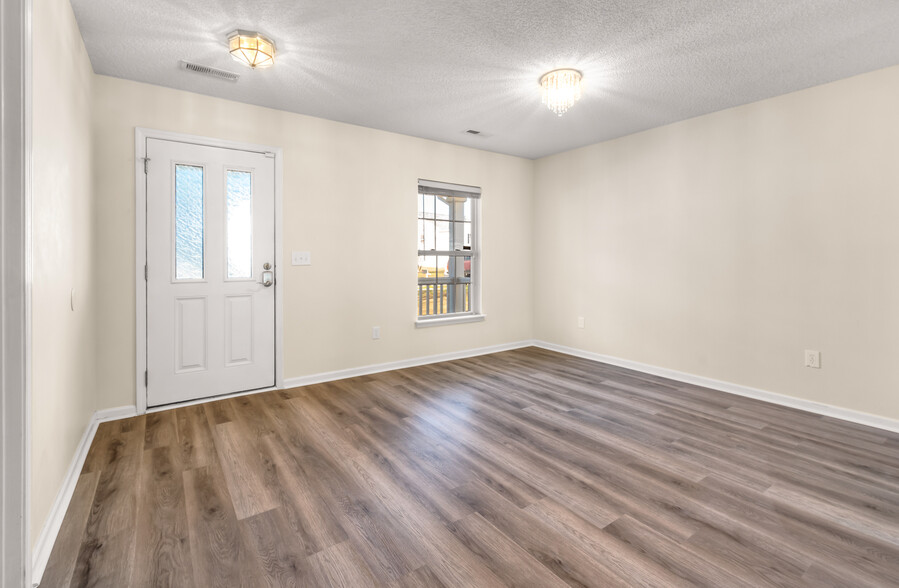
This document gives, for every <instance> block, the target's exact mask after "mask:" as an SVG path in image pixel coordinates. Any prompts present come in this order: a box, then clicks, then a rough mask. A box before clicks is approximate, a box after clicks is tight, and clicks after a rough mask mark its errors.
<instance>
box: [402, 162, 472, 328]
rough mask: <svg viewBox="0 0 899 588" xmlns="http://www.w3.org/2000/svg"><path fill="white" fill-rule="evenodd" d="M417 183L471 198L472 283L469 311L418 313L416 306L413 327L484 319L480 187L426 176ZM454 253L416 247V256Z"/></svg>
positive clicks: (424, 186)
mask: <svg viewBox="0 0 899 588" xmlns="http://www.w3.org/2000/svg"><path fill="white" fill-rule="evenodd" d="M418 186H419V189H421V188H425V189H427V188H433V189H435V190H444V191H446V190H449V191H452V192H460V193H464V194H466V195H469V197H470V198H471V251H470V257H471V282H470V286H469V296H470V307H469V308H470V310H468V311H467V312H455V313H452V314H437V315H429V316H419V315H418V307H417V306H416V317H415V326H416V328H423V327H436V326H440V325H453V324H459V323H472V322H478V321H483V320H484V319H486V318H487V317H486V315H485V314H484V313H483V312H482V306H481V275H482V274H481V260H482V254H481V189H480V188H479V187H477V186H467V185H464V184H452V183H448V182H438V181H434V180H425V179H419V180H418ZM418 194H420V191H419V190H416V195H418ZM416 218H417V214H416ZM416 222H417V221H416ZM456 253H458V252H457V251H438V250H433V251H431V250H419V249H416V255H417V256H421V255H422V254H427V255H436V256H448V255H454V254H456ZM466 257H469V256H466Z"/></svg>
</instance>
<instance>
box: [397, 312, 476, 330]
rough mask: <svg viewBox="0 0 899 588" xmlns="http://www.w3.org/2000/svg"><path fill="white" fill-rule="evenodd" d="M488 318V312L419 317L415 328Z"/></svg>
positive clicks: (473, 321) (474, 321) (472, 321)
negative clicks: (427, 317)
mask: <svg viewBox="0 0 899 588" xmlns="http://www.w3.org/2000/svg"><path fill="white" fill-rule="evenodd" d="M486 318H487V315H486V314H465V315H462V316H448V317H445V318H433V319H417V320H416V321H415V328H416V329H423V328H425V327H439V326H441V325H456V324H459V323H478V322H481V321H482V320H484V319H486Z"/></svg>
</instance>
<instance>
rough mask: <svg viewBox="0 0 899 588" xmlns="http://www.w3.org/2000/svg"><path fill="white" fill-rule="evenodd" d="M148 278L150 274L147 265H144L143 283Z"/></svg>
mask: <svg viewBox="0 0 899 588" xmlns="http://www.w3.org/2000/svg"><path fill="white" fill-rule="evenodd" d="M149 276H150V272H149V270H148V269H147V264H144V281H145V282H146V281H147V280H149V279H150V277H149Z"/></svg>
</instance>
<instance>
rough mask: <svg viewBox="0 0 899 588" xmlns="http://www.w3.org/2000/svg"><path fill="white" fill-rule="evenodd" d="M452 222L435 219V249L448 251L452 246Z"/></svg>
mask: <svg viewBox="0 0 899 588" xmlns="http://www.w3.org/2000/svg"><path fill="white" fill-rule="evenodd" d="M452 228H453V223H451V222H449V221H437V250H438V251H450V250H452V248H453V231H452Z"/></svg>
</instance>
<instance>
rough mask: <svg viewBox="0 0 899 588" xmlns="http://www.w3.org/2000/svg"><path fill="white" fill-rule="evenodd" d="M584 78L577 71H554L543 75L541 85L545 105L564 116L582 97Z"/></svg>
mask: <svg viewBox="0 0 899 588" xmlns="http://www.w3.org/2000/svg"><path fill="white" fill-rule="evenodd" d="M582 79H583V76H582V75H581V72H579V71H578V70H576V69H554V70H553V71H551V72H548V73H545V74H543V77H541V78H540V85H541V86H542V87H543V103H544V104H546V106H547V107H548V108H549V109H550V110H552V111H553V112H555V113H556V114H558V115H559V116H562V115H563V114H565V112H566V111H567V110H568V109H569V108H571V107H572V106H574V103H575V102H577V101H578V100H579V99H580V97H581V80H582Z"/></svg>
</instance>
